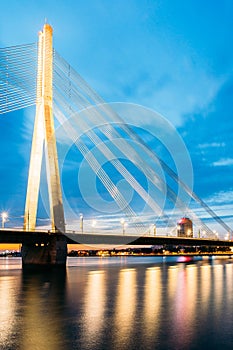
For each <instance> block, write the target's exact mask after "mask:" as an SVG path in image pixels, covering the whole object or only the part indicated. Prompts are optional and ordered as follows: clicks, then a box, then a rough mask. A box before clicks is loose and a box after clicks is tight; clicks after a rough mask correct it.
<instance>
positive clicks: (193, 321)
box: [0, 257, 233, 350]
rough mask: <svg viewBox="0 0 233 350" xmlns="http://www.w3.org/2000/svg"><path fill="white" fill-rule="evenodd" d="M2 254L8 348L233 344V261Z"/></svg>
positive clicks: (2, 323) (0, 283)
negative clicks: (54, 265) (24, 258)
mask: <svg viewBox="0 0 233 350" xmlns="http://www.w3.org/2000/svg"><path fill="white" fill-rule="evenodd" d="M186 260H188V259H186V258H184V257H180V258H178V259H177V258H175V257H174V258H173V257H171V258H169V257H164V258H163V257H114V258H113V257H110V258H97V257H86V258H68V266H67V268H66V271H64V272H62V271H58V272H55V271H54V272H43V273H39V272H37V273H35V272H34V273H28V272H27V273H26V272H23V271H22V269H21V260H20V259H19V258H1V259H0V349H1V350H9V349H11V350H17V349H20V350H69V349H82V350H86V349H88V350H89V349H91V350H92V349H93V350H105V349H106V350H111V349H114V350H115V349H116V350H126V349H127V350H133V349H135V350H136V349H143V350H144V349H145V350H147V349H148V350H152V349H162V350H163V349H169V350H170V349H171V350H173V349H188V350H189V349H233V259H228V258H226V259H219V258H217V257H215V258H212V259H210V260H209V259H207V258H206V259H204V260H201V259H196V260H195V261H186Z"/></svg>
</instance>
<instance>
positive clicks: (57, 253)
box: [21, 234, 67, 268]
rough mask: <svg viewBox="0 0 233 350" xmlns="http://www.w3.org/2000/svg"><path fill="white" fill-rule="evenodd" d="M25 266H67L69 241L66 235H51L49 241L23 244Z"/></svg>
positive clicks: (22, 251)
mask: <svg viewBox="0 0 233 350" xmlns="http://www.w3.org/2000/svg"><path fill="white" fill-rule="evenodd" d="M21 253H22V263H23V268H50V267H65V266H66V258H67V242H66V239H65V237H64V236H62V235H59V234H54V235H51V237H50V238H49V240H48V242H46V243H44V244H41V243H38V244H37V243H23V244H22V249H21Z"/></svg>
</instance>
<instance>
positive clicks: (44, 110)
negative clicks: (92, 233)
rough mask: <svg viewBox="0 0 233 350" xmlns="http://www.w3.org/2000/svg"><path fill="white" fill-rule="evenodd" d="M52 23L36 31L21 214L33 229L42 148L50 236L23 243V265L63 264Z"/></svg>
mask: <svg viewBox="0 0 233 350" xmlns="http://www.w3.org/2000/svg"><path fill="white" fill-rule="evenodd" d="M52 33H53V30H52V27H51V26H50V25H49V24H45V25H44V27H43V31H42V32H39V43H38V66H37V100H36V117H35V124H34V132H33V139H32V149H31V158H30V166H29V175H28V186H27V197H26V205H25V215H24V230H25V231H30V232H33V231H34V230H35V226H36V215H37V207H38V195H39V187H40V176H41V165H42V157H43V148H44V151H45V158H46V173H47V183H48V193H49V204H50V218H51V225H52V229H51V238H50V240H49V243H47V244H45V245H44V246H41V245H39V244H38V245H28V244H23V246H22V258H23V264H24V265H47V264H48V265H64V264H65V263H66V256H67V244H66V241H65V240H64V239H63V238H62V235H61V233H64V232H65V220H64V210H63V204H62V193H61V184H60V175H59V168H58V157H57V146H56V137H55V129H54V119H53V107H52V100H53V45H52Z"/></svg>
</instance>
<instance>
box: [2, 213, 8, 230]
mask: <svg viewBox="0 0 233 350" xmlns="http://www.w3.org/2000/svg"><path fill="white" fill-rule="evenodd" d="M1 217H2V229H4V225H5V222H6V220H7V218H8V215H7V213H6V212H3V213H1Z"/></svg>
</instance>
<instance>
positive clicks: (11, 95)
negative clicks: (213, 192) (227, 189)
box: [0, 24, 231, 265]
mask: <svg viewBox="0 0 233 350" xmlns="http://www.w3.org/2000/svg"><path fill="white" fill-rule="evenodd" d="M33 105H35V106H36V113H35V114H36V115H35V125H34V132H33V140H32V149H31V158H30V166H29V175H28V186H27V196H26V203H25V213H24V227H23V230H24V232H25V235H24V234H23V233H21V242H22V243H23V246H22V252H23V261H24V263H25V264H30V263H35V262H36V263H37V260H38V261H40V262H41V263H51V264H61V265H62V264H64V263H65V259H66V252H67V242H78V243H80V242H81V243H85V239H87V238H85V239H84V241H83V238H82V237H84V236H83V235H80V234H76V236H75V235H74V233H72V234H70V233H69V232H68V231H67V230H66V225H65V214H64V209H63V198H62V190H61V180H60V173H59V165H58V152H57V144H56V135H55V127H54V118H55V119H56V120H57V121H58V122H59V123H60V125H62V128H63V130H64V132H65V134H66V136H67V138H69V139H70V140H71V142H72V145H73V146H75V147H76V148H77V149H78V150H79V152H80V154H81V155H82V156H83V158H85V161H86V162H87V163H88V165H89V167H90V168H91V169H92V171H93V172H94V173H95V174H96V176H97V178H98V179H99V181H100V183H101V184H102V186H103V187H104V188H105V189H106V191H107V193H108V194H109V196H110V198H112V199H113V201H114V203H115V204H116V206H117V208H118V210H119V212H121V213H122V214H124V216H125V217H126V218H127V220H128V221H129V222H130V223H131V226H133V227H134V228H135V235H137V236H138V237H139V236H144V237H146V236H145V232H146V230H147V228H146V226H145V223H144V219H143V217H142V216H140V214H138V213H137V211H136V210H135V208H134V207H133V206H132V205H131V203H130V200H129V199H128V198H127V196H125V193H124V192H123V191H121V189H120V188H119V186H117V184H116V183H115V181H114V179H113V178H112V175H111V172H109V171H107V170H106V169H105V167H104V166H102V164H105V163H106V162H108V163H110V164H111V167H112V168H113V169H114V171H115V172H116V173H117V174H118V175H119V176H120V178H121V179H124V181H126V183H127V184H128V185H129V186H130V188H131V189H132V190H133V191H134V192H135V193H136V194H137V196H138V197H140V199H141V200H142V201H144V203H145V204H146V206H147V207H149V208H150V210H151V211H152V213H153V215H154V217H157V218H161V220H163V221H164V222H166V224H167V225H168V226H169V225H170V226H172V220H173V219H172V217H171V215H169V213H168V212H166V210H165V209H164V203H163V202H162V201H160V200H158V198H159V195H158V198H157V197H156V196H153V195H151V194H150V191H148V188H149V187H150V188H153V189H154V191H152V193H158V194H160V195H161V194H162V196H163V197H166V199H168V200H169V201H170V202H171V203H172V204H173V207H174V208H175V209H177V210H179V211H180V212H181V213H185V214H186V215H188V216H189V217H190V218H191V219H192V221H193V223H194V224H195V225H196V227H197V228H198V230H199V231H204V232H206V235H207V236H209V237H210V238H211V237H213V236H214V235H213V232H212V230H211V229H210V228H209V227H208V226H207V225H206V224H205V223H204V222H203V221H202V220H201V219H200V217H199V216H198V215H197V213H196V211H194V210H192V209H191V207H190V206H188V205H187V203H186V202H185V201H184V200H183V198H182V196H181V195H180V192H179V189H181V191H182V192H183V193H185V195H186V196H187V197H189V198H190V199H191V200H193V201H194V202H195V203H196V204H197V205H198V206H199V207H200V208H201V209H202V210H204V211H205V212H206V213H207V214H208V215H209V216H210V217H211V218H212V219H213V220H215V221H216V223H218V224H219V225H220V226H221V227H222V228H223V229H224V230H225V231H226V232H227V233H228V234H230V233H231V228H230V227H229V226H228V225H227V224H226V223H225V222H224V221H223V220H222V219H221V218H220V217H218V216H217V215H216V213H215V212H213V210H212V209H211V208H210V207H209V206H207V204H206V203H205V202H203V200H201V199H200V198H199V197H198V196H197V195H196V194H195V193H194V192H193V191H192V189H191V188H190V187H189V186H188V185H187V184H186V183H185V182H184V181H183V180H182V178H181V177H180V176H178V175H177V173H176V172H175V171H174V170H173V169H172V168H171V167H170V166H169V165H168V164H167V163H166V162H165V161H164V160H163V159H162V158H161V157H160V156H159V155H158V154H157V153H155V152H154V151H153V150H152V149H151V148H150V147H149V146H148V145H147V143H146V142H145V141H144V140H143V139H142V138H141V137H140V135H139V134H138V133H137V132H136V131H135V130H134V128H132V127H131V126H130V125H128V124H127V123H125V121H124V120H123V119H122V118H121V116H120V115H119V114H118V113H117V112H116V111H115V110H114V109H113V108H112V107H111V106H110V105H109V104H106V103H105V101H103V100H102V98H101V97H100V96H99V95H98V94H97V93H96V92H95V91H94V90H93V89H92V88H91V87H90V86H89V85H88V84H87V83H86V82H85V80H84V79H83V78H82V77H81V76H80V75H79V74H78V73H77V72H76V71H75V70H74V69H73V68H72V67H71V66H70V65H69V64H68V63H67V62H66V61H65V60H64V59H63V58H62V57H61V56H60V55H59V54H58V53H57V52H56V50H54V48H53V43H52V28H51V26H50V25H48V24H45V25H44V28H43V31H42V32H40V33H39V40H38V43H33V44H28V45H19V46H14V47H8V48H3V49H1V50H0V113H1V114H6V113H9V112H12V111H16V110H19V109H22V108H26V107H29V106H33ZM84 134H85V141H84V140H83V138H82V137H81V135H84ZM132 142H133V143H134V144H137V145H140V148H141V149H142V150H143V155H144V157H143V156H142V155H141V154H140V152H138V151H137V149H136V148H135V147H134V146H133V143H132ZM91 147H92V148H93V147H95V148H98V156H95V154H94V153H93V152H92V151H91ZM43 153H44V154H45V158H46V174H47V183H48V194H49V205H50V219H51V230H50V232H48V231H46V232H44V233H38V234H34V235H33V232H36V219H37V208H38V196H39V188H40V180H41V167H42V159H43ZM124 159H127V160H130V161H131V162H132V163H134V164H136V166H137V168H139V169H143V174H144V176H145V178H146V181H147V183H148V184H149V185H148V187H147V188H146V187H145V186H143V184H142V183H141V182H140V179H139V178H138V177H137V176H135V174H134V172H132V171H131V169H130V168H129V167H127V165H126V163H125V162H124V161H123V160H124ZM152 164H154V165H155V166H153V165H152ZM157 168H161V169H162V172H163V173H165V174H166V177H164V176H161V174H160V172H159V171H157V170H156V169H157ZM167 177H169V178H170V179H171V180H172V181H173V182H174V183H175V184H176V187H177V188H178V190H176V189H174V188H173V187H172V186H171V185H170V183H169V182H167V181H166V178H167ZM173 226H174V223H173ZM13 232H14V231H12V232H11V233H10V232H8V234H7V233H6V231H5V234H6V236H5V238H3V232H1V233H0V240H1V242H3V241H4V242H5V240H6V241H7V237H9V238H8V240H9V242H10V241H11V240H13V239H14V238H12V237H16V235H14V233H13ZM15 232H16V230H15ZM29 234H31V235H32V237H34V238H35V240H33V243H32V242H30V244H29V243H28V242H29V238H28V237H29ZM42 236H43V237H44V238H43V240H44V242H43V247H42V246H41V245H39V246H38V244H36V240H37V239H38V243H41V238H39V237H42ZM45 237H46V238H45ZM75 237H76V238H75ZM101 237H102V236H101V235H99V237H98V238H97V241H98V242H99V243H100V241H101V239H102V238H101ZM103 237H105V239H107V238H106V237H107V235H105V236H104V235H103ZM4 239H5V240H4ZM15 239H16V238H15ZM153 239H154V240H153ZM153 239H152V240H151V239H150V240H148V239H146V238H144V240H143V239H141V240H140V242H141V243H143V242H144V244H153V243H151V242H152V241H153V242H159V240H158V238H157V237H155V238H153ZM160 239H161V240H162V238H160ZM91 240H92V242H93V244H94V242H96V236H95V235H92V236H91V235H89V236H88V244H90V243H91ZM107 240H108V239H107ZM110 241H111V242H113V239H112V236H111V238H110ZM115 241H116V242H120V241H121V242H122V243H121V244H123V243H130V242H131V243H132V242H135V241H136V238H135V239H134V238H132V239H131V237H127V239H126V237H124V238H123V237H121V238H120V239H119V238H117V239H116V240H115ZM115 241H114V242H115ZM126 241H127V242H126ZM210 241H213V240H211V239H210V240H209V242H210ZM148 242H150V243H148ZM173 242H174V241H173ZM189 242H191V241H189ZM114 244H118V243H114ZM135 244H136V243H135ZM155 244H156V243H155ZM175 244H176V243H175ZM190 244H191V243H190ZM29 256H30V258H29ZM32 257H34V258H32ZM37 257H38V258H37ZM42 260H43V261H42ZM40 262H39V263H40Z"/></svg>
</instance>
